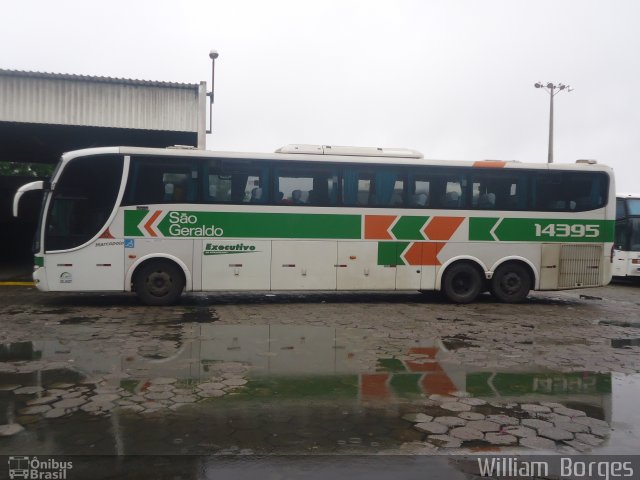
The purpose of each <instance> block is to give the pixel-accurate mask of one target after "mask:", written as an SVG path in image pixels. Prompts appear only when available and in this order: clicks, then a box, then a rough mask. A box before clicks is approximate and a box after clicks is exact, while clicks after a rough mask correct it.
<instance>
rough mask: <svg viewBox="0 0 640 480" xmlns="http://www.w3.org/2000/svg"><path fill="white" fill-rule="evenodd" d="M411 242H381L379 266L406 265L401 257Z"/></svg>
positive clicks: (379, 245)
mask: <svg viewBox="0 0 640 480" xmlns="http://www.w3.org/2000/svg"><path fill="white" fill-rule="evenodd" d="M408 245H409V242H379V243H378V265H404V261H403V260H402V258H401V257H400V255H402V252H404V250H405V249H406V248H407V246H408Z"/></svg>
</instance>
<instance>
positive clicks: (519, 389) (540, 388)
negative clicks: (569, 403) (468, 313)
mask: <svg viewBox="0 0 640 480" xmlns="http://www.w3.org/2000/svg"><path fill="white" fill-rule="evenodd" d="M465 384H466V389H467V392H469V393H470V394H471V395H473V396H479V397H493V396H496V395H498V394H499V395H503V396H508V395H516V396H518V395H528V394H532V393H534V394H539V395H540V394H541V395H571V394H576V395H591V394H602V395H604V394H608V393H611V374H610V373H596V372H576V373H504V372H499V373H492V372H478V373H469V374H467V376H466V382H465Z"/></svg>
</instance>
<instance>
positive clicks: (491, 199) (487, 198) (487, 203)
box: [478, 193, 496, 210]
mask: <svg viewBox="0 0 640 480" xmlns="http://www.w3.org/2000/svg"><path fill="white" fill-rule="evenodd" d="M478 208H481V209H483V210H490V209H492V208H496V194H495V193H483V194H482V195H480V197H479V198H478Z"/></svg>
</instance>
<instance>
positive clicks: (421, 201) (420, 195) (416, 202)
mask: <svg viewBox="0 0 640 480" xmlns="http://www.w3.org/2000/svg"><path fill="white" fill-rule="evenodd" d="M428 198H429V197H428V195H427V194H426V193H424V192H416V193H415V194H414V195H413V199H412V200H413V202H412V203H413V206H414V207H425V206H426V205H427V200H428Z"/></svg>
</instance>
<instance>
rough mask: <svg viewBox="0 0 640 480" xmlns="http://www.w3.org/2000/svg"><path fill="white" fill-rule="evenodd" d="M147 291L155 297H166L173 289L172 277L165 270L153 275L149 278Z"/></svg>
mask: <svg viewBox="0 0 640 480" xmlns="http://www.w3.org/2000/svg"><path fill="white" fill-rule="evenodd" d="M146 285H147V291H148V292H149V293H150V294H151V295H153V296H154V297H164V296H165V295H167V294H168V293H169V292H170V291H171V289H172V288H173V279H172V278H171V275H169V274H168V273H167V272H165V271H163V270H159V271H157V272H153V273H151V274H150V275H149V276H148V277H147V282H146Z"/></svg>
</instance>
